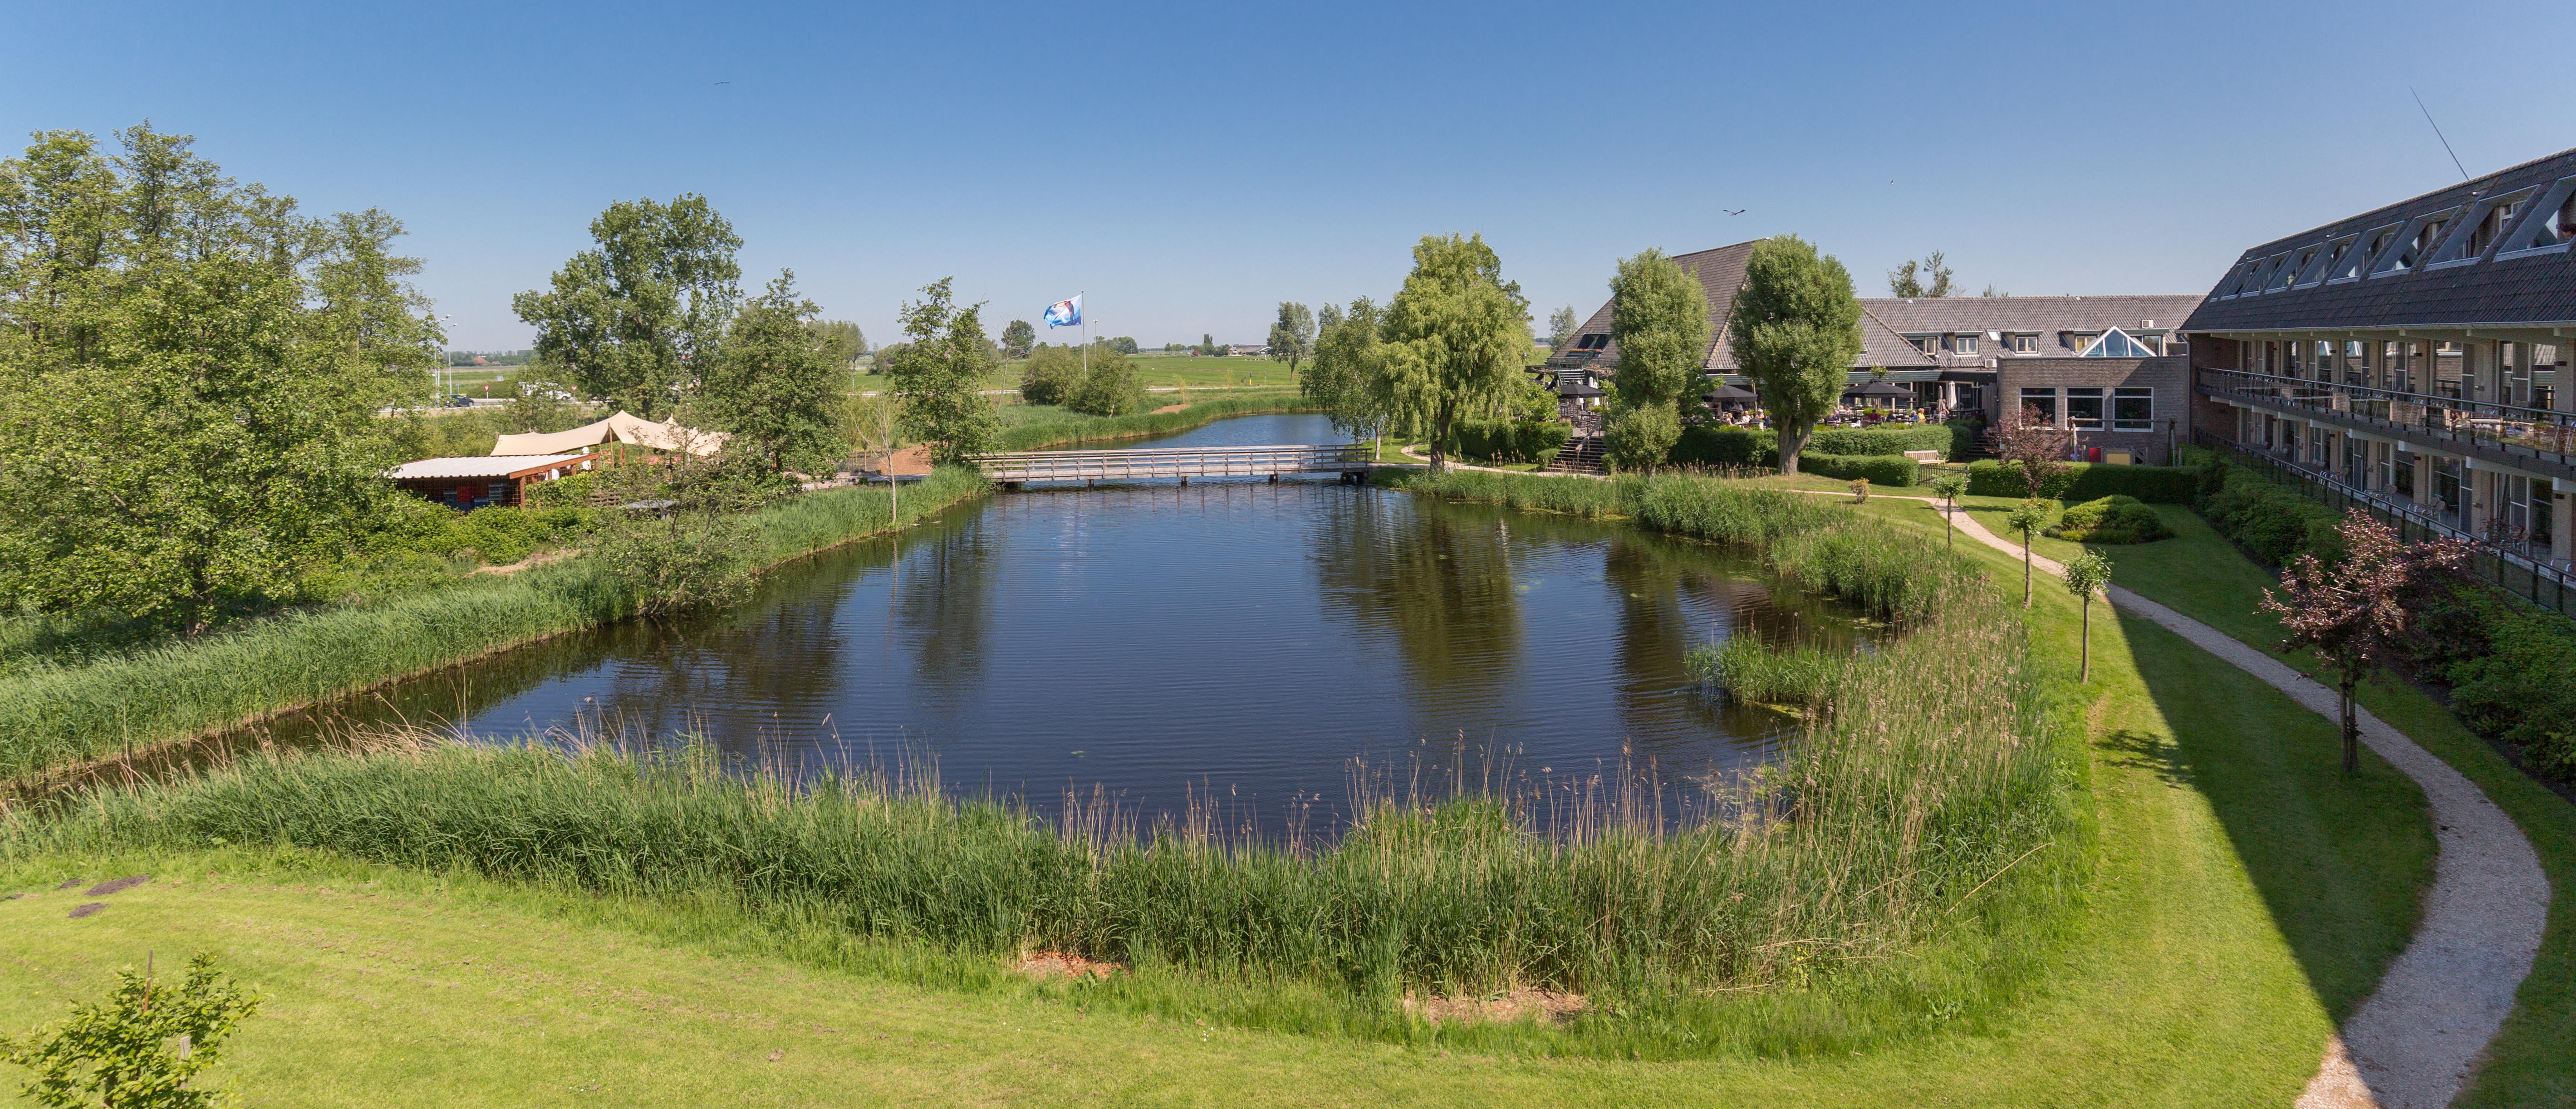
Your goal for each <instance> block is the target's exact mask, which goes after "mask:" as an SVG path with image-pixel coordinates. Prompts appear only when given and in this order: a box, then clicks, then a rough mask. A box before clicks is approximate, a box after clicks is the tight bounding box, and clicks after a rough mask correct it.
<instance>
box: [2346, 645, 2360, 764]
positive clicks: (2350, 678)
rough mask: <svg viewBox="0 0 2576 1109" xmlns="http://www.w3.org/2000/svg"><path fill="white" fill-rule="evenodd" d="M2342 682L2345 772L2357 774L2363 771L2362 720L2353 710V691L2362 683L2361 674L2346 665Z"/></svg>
mask: <svg viewBox="0 0 2576 1109" xmlns="http://www.w3.org/2000/svg"><path fill="white" fill-rule="evenodd" d="M2342 684H2343V689H2342V692H2343V772H2344V773H2346V774H2356V773H2359V772H2360V771H2361V721H2360V720H2359V719H2358V718H2357V717H2355V716H2354V714H2353V711H2352V710H2353V704H2352V693H2353V687H2354V686H2356V685H2358V684H2360V681H2359V676H2358V675H2356V674H2355V673H2354V672H2353V671H2352V669H2351V668H2350V667H2346V668H2345V669H2344V671H2343V683H2342Z"/></svg>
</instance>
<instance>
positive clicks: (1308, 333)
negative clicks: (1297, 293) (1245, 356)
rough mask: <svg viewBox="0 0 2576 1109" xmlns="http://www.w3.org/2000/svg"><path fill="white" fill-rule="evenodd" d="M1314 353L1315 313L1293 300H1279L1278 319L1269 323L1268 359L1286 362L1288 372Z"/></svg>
mask: <svg viewBox="0 0 2576 1109" xmlns="http://www.w3.org/2000/svg"><path fill="white" fill-rule="evenodd" d="M1314 353H1315V313H1314V312H1313V311H1311V310H1309V309H1308V308H1307V307H1306V306H1305V305H1303V304H1299V303H1297V302H1296V301H1293V300H1283V301H1280V302H1279V319H1278V320H1277V321H1276V322H1274V323H1272V324H1271V325H1270V360H1271V361H1273V362H1285V363H1287V364H1288V372H1289V373H1290V374H1291V375H1293V374H1295V373H1296V372H1297V363H1299V362H1301V361H1304V360H1305V359H1306V358H1307V357H1308V356H1310V355H1312V354H1314Z"/></svg>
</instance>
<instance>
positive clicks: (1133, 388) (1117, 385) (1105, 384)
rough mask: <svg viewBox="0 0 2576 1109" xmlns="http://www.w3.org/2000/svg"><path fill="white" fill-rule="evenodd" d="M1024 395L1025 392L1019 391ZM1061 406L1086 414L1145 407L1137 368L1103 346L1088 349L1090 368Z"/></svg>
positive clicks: (1112, 413)
mask: <svg viewBox="0 0 2576 1109" xmlns="http://www.w3.org/2000/svg"><path fill="white" fill-rule="evenodd" d="M1022 395H1023V396H1026V395H1027V394H1026V393H1025V392H1023V393H1022ZM1064 406H1065V407H1066V408H1069V409H1072V410H1073V411H1076V412H1080V413H1082V414H1083V415H1086V416H1124V415H1127V414H1129V413H1131V412H1142V411H1144V410H1145V386H1144V383H1143V382H1140V381H1137V380H1136V371H1135V369H1134V368H1133V367H1131V366H1129V365H1128V363H1127V356H1126V355H1123V354H1119V353H1117V352H1116V351H1113V350H1109V349H1107V348H1105V347H1101V348H1095V349H1093V350H1092V352H1091V372H1090V373H1089V374H1087V375H1085V376H1084V377H1083V379H1082V384H1081V385H1080V386H1077V387H1076V388H1075V389H1074V390H1073V393H1072V395H1070V396H1068V397H1066V398H1065V399H1064Z"/></svg>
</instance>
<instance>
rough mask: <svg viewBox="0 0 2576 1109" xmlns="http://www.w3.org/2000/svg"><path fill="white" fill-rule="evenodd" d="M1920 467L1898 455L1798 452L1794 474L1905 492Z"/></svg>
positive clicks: (1917, 463)
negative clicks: (1849, 480)
mask: <svg viewBox="0 0 2576 1109" xmlns="http://www.w3.org/2000/svg"><path fill="white" fill-rule="evenodd" d="M1922 470H1923V464H1922V463H1920V462H1916V461H1915V460H1913V459H1911V458H1907V457H1905V456H1904V455H1901V454H1817V453H1815V452H1813V451H1804V452H1800V454H1799V455H1798V472H1799V473H1802V474H1814V475H1816V476H1818V477H1834V478H1868V479H1869V483H1870V484H1872V485H1885V486H1891V487H1894V488H1899V489H1902V488H1905V487H1907V486H1911V485H1913V484H1914V482H1915V479H1916V478H1917V477H1919V476H1920V475H1921V474H1922Z"/></svg>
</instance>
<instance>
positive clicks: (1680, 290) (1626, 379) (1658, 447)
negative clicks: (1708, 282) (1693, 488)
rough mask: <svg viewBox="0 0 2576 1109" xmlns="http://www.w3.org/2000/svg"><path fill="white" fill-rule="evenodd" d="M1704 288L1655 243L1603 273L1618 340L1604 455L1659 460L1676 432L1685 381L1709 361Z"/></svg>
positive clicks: (1646, 462)
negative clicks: (1607, 274)
mask: <svg viewBox="0 0 2576 1109" xmlns="http://www.w3.org/2000/svg"><path fill="white" fill-rule="evenodd" d="M1709 333H1710V327H1709V321H1708V293H1707V291H1706V290H1704V289H1702V288H1701V287H1700V283H1699V278H1697V277H1694V276H1692V275H1691V272H1690V271H1689V270H1686V269H1683V268H1682V267H1681V264H1680V263H1678V262H1675V261H1673V260H1672V259H1671V258H1668V257H1666V256H1665V255H1664V252H1663V251H1660V250H1648V251H1646V252H1645V253H1643V254H1639V255H1637V256H1636V257H1634V258H1627V259H1622V260H1621V261H1620V263H1619V271H1618V272H1617V273H1616V274H1613V275H1612V276H1611V278H1610V341H1611V343H1612V344H1613V345H1614V346H1616V347H1618V348H1619V374H1618V376H1617V377H1615V378H1613V379H1611V388H1612V389H1613V390H1615V392H1616V396H1615V398H1614V400H1613V401H1612V404H1611V410H1610V453H1611V454H1612V455H1613V458H1612V459H1611V461H1612V462H1613V463H1614V464H1615V465H1617V466H1618V467H1619V468H1621V469H1625V470H1645V469H1653V468H1654V467H1656V466H1660V465H1662V464H1663V461H1664V456H1665V455H1666V454H1667V453H1669V452H1670V451H1671V450H1672V449H1673V443H1674V442H1675V441H1676V440H1679V439H1680V438H1681V433H1682V427H1681V416H1682V412H1683V410H1684V407H1685V406H1686V405H1687V404H1688V403H1689V401H1690V400H1691V399H1692V398H1691V393H1692V389H1691V387H1692V386H1693V385H1694V384H1696V383H1697V382H1698V381H1699V379H1700V374H1701V373H1702V372H1703V370H1704V369H1705V368H1706V366H1707V364H1708V344H1709Z"/></svg>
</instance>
